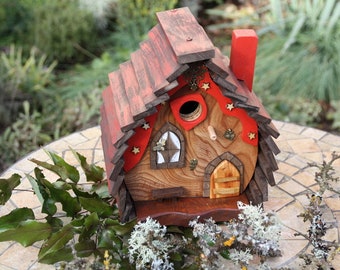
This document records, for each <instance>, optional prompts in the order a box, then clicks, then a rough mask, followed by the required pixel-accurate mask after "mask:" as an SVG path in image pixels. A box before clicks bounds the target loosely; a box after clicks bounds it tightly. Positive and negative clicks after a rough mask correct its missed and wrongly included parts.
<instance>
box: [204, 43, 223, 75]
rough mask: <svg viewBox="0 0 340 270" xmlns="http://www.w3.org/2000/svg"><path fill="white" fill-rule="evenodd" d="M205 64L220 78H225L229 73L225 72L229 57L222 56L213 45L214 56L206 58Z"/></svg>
mask: <svg viewBox="0 0 340 270" xmlns="http://www.w3.org/2000/svg"><path fill="white" fill-rule="evenodd" d="M205 65H206V66H207V68H208V69H209V70H211V71H212V72H214V73H216V74H217V75H218V76H219V77H221V78H226V77H227V76H228V75H229V73H228V72H227V70H228V66H229V59H228V58H227V57H225V56H223V55H222V53H221V51H220V50H219V49H218V48H217V47H215V57H214V58H211V59H210V60H208V61H207V63H206V64H205Z"/></svg>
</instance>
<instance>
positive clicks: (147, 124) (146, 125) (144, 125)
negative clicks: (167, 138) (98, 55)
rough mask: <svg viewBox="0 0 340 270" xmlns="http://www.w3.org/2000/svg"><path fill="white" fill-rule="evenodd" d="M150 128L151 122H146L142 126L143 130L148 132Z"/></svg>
mask: <svg viewBox="0 0 340 270" xmlns="http://www.w3.org/2000/svg"><path fill="white" fill-rule="evenodd" d="M149 128H150V124H149V122H146V123H144V124H143V125H142V129H144V130H148V129H149Z"/></svg>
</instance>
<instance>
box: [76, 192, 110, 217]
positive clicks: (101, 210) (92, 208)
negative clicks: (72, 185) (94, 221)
mask: <svg viewBox="0 0 340 270" xmlns="http://www.w3.org/2000/svg"><path fill="white" fill-rule="evenodd" d="M79 201H80V204H81V206H82V207H83V208H85V209H86V210H88V211H89V212H91V213H93V212H96V213H98V215H99V216H100V217H109V216H111V215H112V214H113V211H114V208H113V207H111V206H110V205H109V204H107V203H106V202H104V201H103V200H101V199H99V198H83V197H79Z"/></svg>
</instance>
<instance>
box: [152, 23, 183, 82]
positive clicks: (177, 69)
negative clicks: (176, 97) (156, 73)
mask: <svg viewBox="0 0 340 270" xmlns="http://www.w3.org/2000/svg"><path fill="white" fill-rule="evenodd" d="M149 38H150V40H151V41H152V45H153V48H154V50H155V53H156V55H157V57H158V62H159V63H161V65H160V68H161V70H160V72H162V73H163V76H164V77H165V78H166V79H167V81H168V82H172V81H173V80H175V79H176V78H177V77H178V76H179V75H181V74H182V73H183V72H184V71H186V70H187V69H188V68H189V66H188V65H181V64H179V63H178V62H177V59H176V56H175V54H174V52H173V50H172V49H171V46H170V44H169V41H168V39H167V37H166V36H165V34H164V31H163V29H162V27H161V26H160V25H159V24H157V25H156V26H155V27H154V28H152V29H151V31H150V32H149Z"/></svg>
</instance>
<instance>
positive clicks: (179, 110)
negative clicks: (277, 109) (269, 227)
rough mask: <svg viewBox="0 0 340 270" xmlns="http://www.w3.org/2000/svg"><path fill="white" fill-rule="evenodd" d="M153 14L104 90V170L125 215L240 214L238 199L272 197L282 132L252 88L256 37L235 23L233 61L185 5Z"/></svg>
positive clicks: (181, 218) (174, 219)
mask: <svg viewBox="0 0 340 270" xmlns="http://www.w3.org/2000/svg"><path fill="white" fill-rule="evenodd" d="M157 19H158V24H157V25H156V26H155V27H154V28H152V29H151V30H150V32H149V33H148V39H147V40H145V41H143V42H142V43H141V44H140V48H139V49H138V50H137V51H135V52H133V53H132V54H131V59H130V60H129V61H127V62H125V63H122V64H121V65H120V66H119V69H118V70H116V71H113V72H111V73H110V74H109V81H110V85H109V86H108V87H107V88H106V89H105V90H104V91H103V94H102V97H103V105H102V107H101V115H102V120H101V131H102V143H103V149H104V150H103V151H104V156H105V163H106V172H107V176H108V179H109V190H110V192H111V194H112V195H113V196H114V197H115V198H116V200H117V204H118V207H119V211H120V216H121V221H122V222H127V221H129V220H131V219H134V218H136V217H137V218H138V219H140V220H141V219H145V218H146V217H148V216H150V217H153V218H155V219H158V220H159V222H161V223H163V224H166V225H169V224H176V225H184V226H186V225H187V224H188V221H189V220H192V219H194V218H196V217H197V216H200V217H201V218H209V217H212V218H213V219H214V220H215V221H225V220H228V219H230V218H233V217H236V215H237V213H238V209H237V201H242V202H245V203H249V202H252V203H253V204H260V203H262V202H263V201H266V200H267V199H268V184H269V185H275V181H274V177H273V171H275V170H276V169H277V164H276V161H275V158H274V154H277V153H279V149H278V148H277V146H276V144H275V142H274V140H273V139H272V137H274V138H277V137H278V136H279V132H278V131H277V129H276V128H275V127H274V125H273V124H272V122H271V118H270V116H269V115H268V113H267V112H266V110H265V108H264V107H263V105H262V104H261V102H260V101H259V99H258V98H257V96H256V95H255V93H254V92H253V91H252V83H253V75H254V66H255V58H256V47H257V36H256V34H255V32H254V31H253V30H235V31H234V32H233V34H232V44H231V45H232V48H231V55H230V60H229V59H228V58H227V57H226V56H224V55H222V54H221V52H220V50H219V49H218V48H216V47H215V46H214V45H213V44H212V42H211V40H210V39H209V38H208V36H207V34H206V33H205V31H204V30H203V28H202V27H201V26H200V25H199V24H198V22H197V21H196V19H195V18H194V16H193V15H192V14H191V12H190V11H189V9H188V8H179V9H174V10H169V11H164V12H159V13H157Z"/></svg>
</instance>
